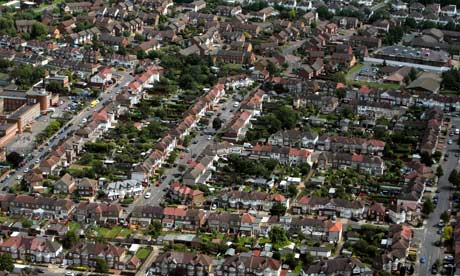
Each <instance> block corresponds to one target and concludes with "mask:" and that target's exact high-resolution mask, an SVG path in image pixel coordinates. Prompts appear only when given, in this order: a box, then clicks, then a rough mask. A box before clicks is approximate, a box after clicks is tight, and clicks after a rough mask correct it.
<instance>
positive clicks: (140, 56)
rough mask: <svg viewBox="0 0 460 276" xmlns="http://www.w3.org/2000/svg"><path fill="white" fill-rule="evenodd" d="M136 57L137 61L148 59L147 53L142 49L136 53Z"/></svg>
mask: <svg viewBox="0 0 460 276" xmlns="http://www.w3.org/2000/svg"><path fill="white" fill-rule="evenodd" d="M136 57H137V59H146V58H147V53H146V52H145V51H144V50H142V49H140V50H138V51H137V52H136Z"/></svg>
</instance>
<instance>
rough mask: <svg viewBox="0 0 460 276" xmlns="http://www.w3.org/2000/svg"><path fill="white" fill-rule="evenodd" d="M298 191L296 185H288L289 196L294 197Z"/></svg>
mask: <svg viewBox="0 0 460 276" xmlns="http://www.w3.org/2000/svg"><path fill="white" fill-rule="evenodd" d="M298 193H299V191H298V190H297V186H296V185H294V184H291V185H289V186H288V194H289V197H290V198H295V197H296V196H297V194H298Z"/></svg>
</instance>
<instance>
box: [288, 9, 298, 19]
mask: <svg viewBox="0 0 460 276" xmlns="http://www.w3.org/2000/svg"><path fill="white" fill-rule="evenodd" d="M288 15H289V18H290V19H295V17H296V12H295V10H294V9H290V10H289V12H288Z"/></svg>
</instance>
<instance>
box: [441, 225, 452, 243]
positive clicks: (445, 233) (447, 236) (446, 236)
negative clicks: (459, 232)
mask: <svg viewBox="0 0 460 276" xmlns="http://www.w3.org/2000/svg"><path fill="white" fill-rule="evenodd" d="M453 233H454V229H453V227H452V225H447V226H445V227H444V228H443V229H442V238H443V240H445V241H450V240H451V239H452V236H453Z"/></svg>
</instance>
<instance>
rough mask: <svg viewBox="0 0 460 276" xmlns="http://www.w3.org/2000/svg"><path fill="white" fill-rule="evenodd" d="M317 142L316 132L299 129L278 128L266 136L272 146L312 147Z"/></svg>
mask: <svg viewBox="0 0 460 276" xmlns="http://www.w3.org/2000/svg"><path fill="white" fill-rule="evenodd" d="M316 142H318V134H317V133H315V132H308V131H301V130H295V129H291V130H280V131H278V132H277V133H274V134H272V135H271V136H270V137H269V138H268V143H269V144H271V145H274V146H285V147H291V148H313V147H314V146H315V145H316Z"/></svg>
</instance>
